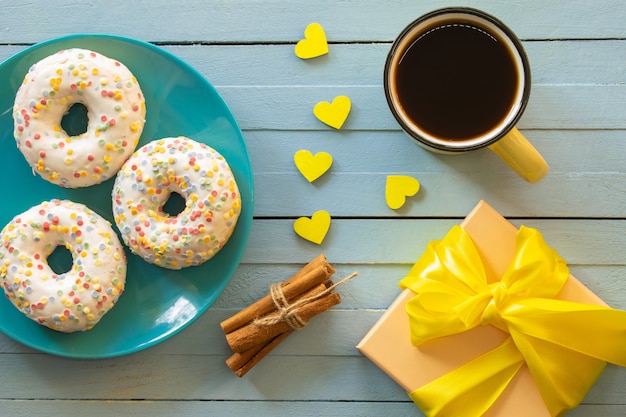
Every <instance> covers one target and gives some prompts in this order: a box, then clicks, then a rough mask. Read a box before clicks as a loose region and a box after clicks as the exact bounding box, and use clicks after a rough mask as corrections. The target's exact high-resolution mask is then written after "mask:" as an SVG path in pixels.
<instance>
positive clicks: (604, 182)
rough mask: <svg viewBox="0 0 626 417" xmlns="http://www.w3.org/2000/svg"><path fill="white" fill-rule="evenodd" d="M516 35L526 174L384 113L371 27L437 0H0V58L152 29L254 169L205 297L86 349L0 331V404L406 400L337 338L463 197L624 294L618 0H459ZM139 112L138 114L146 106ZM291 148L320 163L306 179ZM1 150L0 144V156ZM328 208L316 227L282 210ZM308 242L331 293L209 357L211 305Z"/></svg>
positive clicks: (144, 409)
mask: <svg viewBox="0 0 626 417" xmlns="http://www.w3.org/2000/svg"><path fill="white" fill-rule="evenodd" d="M461 3H462V5H464V6H470V7H477V8H480V9H483V10H485V11H487V12H490V13H492V14H494V15H496V16H497V17H499V18H500V19H501V20H503V21H504V22H505V23H506V24H507V25H509V26H510V27H511V28H512V29H513V30H514V31H515V32H516V33H517V34H518V36H519V37H520V38H521V39H522V42H523V45H524V48H525V49H526V52H527V53H528V56H529V59H530V62H531V69H532V80H533V81H532V93H531V99H530V102H529V105H528V108H527V110H526V112H525V114H524V116H523V117H522V120H521V121H520V124H519V127H520V130H521V131H522V133H523V134H525V135H526V137H527V138H528V139H529V140H530V141H531V142H532V143H533V144H534V145H535V146H536V147H537V149H538V150H539V151H540V152H541V153H542V154H543V155H544V156H545V158H546V160H547V161H548V163H549V164H550V168H551V170H550V173H549V175H548V176H547V177H546V178H545V179H544V180H543V181H541V182H540V183H538V184H535V185H529V184H526V183H525V182H523V181H522V180H520V179H519V178H518V177H517V176H516V175H515V174H513V173H512V172H510V170H509V169H508V168H507V167H506V166H505V165H504V164H503V163H502V162H501V161H500V160H499V159H498V158H497V157H496V156H495V155H494V154H492V153H491V152H490V151H488V150H482V151H476V152H472V153H468V154H463V155H458V156H449V155H438V154H433V153H430V152H427V151H425V150H423V149H422V148H420V147H419V146H417V145H416V144H415V143H413V142H412V141H411V140H410V139H409V138H408V137H407V136H406V135H404V134H403V133H402V132H401V131H400V129H399V127H398V125H397V124H396V122H395V120H394V119H393V117H392V115H391V113H390V112H389V110H388V108H387V105H386V102H385V97H384V94H383V89H382V68H383V65H384V60H385V57H386V55H387V52H388V51H389V48H390V46H391V43H392V41H393V39H394V38H395V37H396V35H397V34H398V33H399V32H400V31H401V30H402V28H403V27H404V26H405V25H406V24H408V23H409V22H410V21H411V20H413V19H414V18H415V17H417V16H419V15H421V14H422V13H425V12H427V11H430V10H432V9H435V8H439V7H444V6H449V5H458V4H459V2H458V1H450V0H420V1H414V0H398V1H394V2H393V7H392V6H390V4H391V3H389V2H380V1H376V0H362V1H350V0H345V1H344V0H341V1H337V0H333V1H331V0H323V1H315V2H311V1H309V2H303V1H293V2H284V1H282V0H241V1H237V2H228V1H218V0H212V1H209V0H181V1H178V2H171V1H170V0H153V1H135V2H129V1H127V0H103V1H101V2H97V3H94V4H89V5H87V4H86V3H85V2H84V1H78V0H48V1H43V0H23V1H20V2H13V1H9V0H4V1H2V0H0V4H1V6H2V12H1V13H0V61H2V60H4V59H7V58H9V57H10V56H11V55H13V54H15V53H17V52H19V51H22V50H24V49H25V48H27V47H28V46H29V45H31V44H33V43H36V42H40V41H44V40H47V39H50V38H53V37H57V36H64V35H68V34H73V33H109V34H117V35H122V36H129V37H134V38H137V39H140V40H143V41H148V42H153V43H155V44H156V45H158V46H159V47H161V48H163V49H164V50H165V51H168V52H170V53H172V54H174V55H176V56H178V57H179V58H181V59H183V60H184V61H186V62H187V63H189V64H190V65H191V66H192V67H193V68H195V69H196V70H197V71H198V72H199V73H200V74H202V75H203V76H205V77H206V78H207V79H208V80H209V81H210V82H211V83H212V84H213V85H215V87H216V88H217V90H218V91H219V93H220V94H221V95H222V96H223V97H224V99H225V100H226V102H227V104H228V105H229V107H230V108H231V110H232V111H233V113H234V115H235V118H236V119H237V120H238V122H239V124H240V126H241V128H242V129H243V134H244V138H245V140H246V144H247V146H248V149H249V153H250V158H251V163H252V168H253V172H254V184H255V205H254V221H253V225H252V230H251V235H250V238H249V241H248V246H247V248H246V251H245V253H244V255H243V259H242V263H241V265H240V266H239V267H238V269H237V270H236V272H235V274H234V276H233V277H232V280H231V282H230V284H229V285H228V287H227V288H226V290H225V291H224V292H223V293H222V294H221V295H220V297H219V298H218V299H217V301H216V302H215V303H214V304H213V306H212V307H211V308H209V310H208V311H207V312H206V313H205V314H203V315H202V316H201V317H199V318H198V319H197V320H196V321H195V322H194V323H192V324H191V325H189V326H188V327H187V328H186V329H184V330H183V331H181V332H180V333H178V334H177V335H176V336H175V337H173V338H171V339H168V340H167V341H165V342H163V343H161V344H159V345H157V346H154V347H152V348H150V349H147V350H145V351H141V352H138V353H136V354H132V355H128V356H123V357H120V358H113V359H105V360H89V361H86V360H72V359H65V358H59V357H54V356H49V355H46V354H42V353H40V352H37V351H35V350H33V349H30V348H27V347H25V346H23V345H21V344H19V343H17V342H15V341H13V340H11V339H9V338H8V337H6V336H4V335H2V334H0V367H2V370H3V372H1V373H0V387H2V393H1V394H0V416H7V417H8V416H11V417H13V416H18V415H33V416H49V415H67V416H74V415H91V416H95V417H99V416H110V415H128V416H137V417H142V416H151V417H152V416H154V417H165V416H168V417H169V416H172V415H185V416H192V417H194V416H235V417H236V416H249V415H258V416H262V417H265V416H267V417H269V416H293V415H298V416H319V415H324V416H329V417H335V416H337V417H339V416H346V415H350V416H379V415H389V416H422V414H421V413H420V412H419V410H418V409H417V408H416V407H415V406H414V405H413V404H412V403H411V402H410V401H409V399H408V397H407V395H406V393H404V392H403V391H402V390H401V389H400V388H399V387H398V386H397V385H396V384H395V383H394V382H393V381H392V380H391V379H390V378H389V377H388V376H387V375H385V374H384V373H383V372H382V371H381V370H380V369H378V368H377V367H376V366H375V365H373V364H372V363H371V362H370V361H369V360H367V359H366V358H365V357H363V356H361V355H360V354H359V352H358V351H357V350H356V348H355V345H356V343H357V342H358V341H359V340H360V339H361V338H362V337H363V335H364V334H365V333H366V332H367V331H368V330H369V329H370V328H371V326H372V325H373V324H374V323H375V322H376V321H377V320H378V318H379V317H380V316H381V315H382V314H383V312H384V311H385V309H386V308H387V306H388V305H389V304H390V303H391V302H392V301H393V300H394V298H395V297H396V296H397V295H398V294H399V292H400V289H399V288H398V281H399V280H400V279H401V278H402V277H404V275H405V274H406V273H407V272H408V270H409V269H410V267H411V265H412V263H413V262H414V261H415V260H416V259H417V258H418V257H419V255H420V254H421V253H422V252H423V251H424V249H425V247H426V245H427V244H428V242H429V241H431V240H434V239H440V238H441V237H443V235H444V234H445V233H446V232H447V231H448V230H449V228H450V227H451V226H452V225H455V224H458V223H459V222H460V221H461V219H462V218H463V217H465V215H466V214H467V213H468V212H469V210H471V208H472V207H473V206H474V205H475V204H476V203H477V201H478V200H480V199H485V200H487V201H488V202H489V203H490V204H491V205H493V206H494V207H495V208H496V209H497V210H499V211H500V212H501V213H502V214H503V215H504V216H506V217H507V218H509V219H510V220H511V221H512V223H513V224H515V225H516V226H519V225H521V224H524V225H526V226H531V227H536V228H538V229H540V230H541V232H542V233H543V235H544V236H545V238H546V240H547V241H548V243H549V244H550V245H551V246H553V247H554V248H555V249H556V250H557V251H558V252H559V253H560V254H561V256H563V257H564V258H565V259H566V260H567V262H568V264H569V266H570V270H571V272H572V273H573V274H574V275H575V276H576V277H577V278H578V279H579V280H580V281H581V282H583V283H584V284H585V285H586V286H587V287H589V288H590V289H591V290H592V291H594V292H595V293H596V294H598V295H599V296H600V297H601V298H603V299H604V300H605V301H606V302H607V303H608V304H609V305H611V306H612V307H614V308H619V309H625V310H626V280H625V279H624V276H625V275H626V256H624V253H626V252H625V250H626V237H625V236H626V105H625V104H626V60H625V59H624V57H625V56H626V25H624V21H626V9H625V8H624V2H623V0H601V1H595V2H590V1H588V0H573V1H565V0H548V1H546V0H524V1H492V0H467V1H463V2H461ZM313 21H317V22H319V23H320V24H322V26H323V27H324V29H325V31H326V34H327V37H328V40H329V43H330V48H329V49H330V50H329V54H328V55H325V56H323V57H320V58H317V59H314V60H307V61H304V60H300V59H298V58H297V57H295V55H294V53H293V48H294V45H295V43H296V42H297V41H298V40H299V39H300V38H302V36H303V31H304V28H305V27H306V25H308V24H309V23H311V22H313ZM341 94H344V95H348V96H349V97H350V98H351V100H352V103H353V109H352V112H351V114H350V116H349V118H348V120H347V122H346V123H345V125H344V127H343V128H342V129H341V130H340V131H336V130H334V129H331V128H329V127H328V126H326V125H324V124H322V123H320V122H319V121H318V120H317V119H315V118H314V117H313V115H312V108H313V106H314V105H315V104H316V103H317V102H319V101H322V100H323V101H330V100H331V99H332V98H333V97H335V96H337V95H341ZM148 116H149V114H148ZM300 149H308V150H310V151H312V152H319V151H325V152H329V153H331V154H332V156H333V161H334V162H333V166H332V168H331V170H330V171H329V172H327V173H326V174H325V175H324V176H323V177H321V178H320V179H318V180H317V181H315V182H314V183H309V182H308V181H306V180H305V179H304V178H303V177H302V176H301V175H300V174H299V173H298V171H297V170H296V168H295V165H294V163H293V154H294V153H295V152H296V151H297V150H300ZM2 158H3V155H0V162H1V161H2ZM391 174H404V175H412V176H414V177H415V178H417V179H418V180H419V181H420V182H421V186H422V188H421V190H420V192H419V193H418V194H417V195H416V196H415V197H413V198H411V199H409V200H408V202H407V204H406V205H405V206H404V207H402V208H401V209H398V210H391V209H390V208H389V207H387V206H386V204H385V201H384V183H385V179H386V176H387V175H391ZM318 209H324V210H327V211H329V212H330V213H331V215H332V216H333V220H332V224H331V228H330V231H329V233H328V235H327V237H326V239H325V240H324V242H323V243H322V244H321V245H315V244H312V243H310V242H307V241H304V240H302V239H300V238H299V237H297V236H296V235H295V233H294V232H293V222H294V220H295V219H296V218H297V217H299V216H309V215H311V214H312V213H313V212H314V211H315V210H318ZM320 253H324V254H326V255H327V257H328V259H329V261H330V262H331V263H332V264H333V266H335V268H336V270H337V272H336V274H335V277H336V278H337V279H338V278H342V277H344V276H347V275H349V274H351V273H352V272H354V271H358V272H359V276H358V277H357V278H355V279H353V280H352V281H350V282H349V283H347V284H345V285H344V286H342V287H340V288H339V289H337V291H338V292H339V293H340V294H341V296H342V303H341V304H340V305H338V306H336V307H334V308H332V309H331V310H330V311H328V312H327V313H325V314H323V315H320V316H318V317H316V318H314V319H313V320H311V323H310V324H309V326H308V327H307V328H305V329H304V330H303V331H301V332H294V334H292V335H290V337H289V338H287V340H285V341H284V342H283V343H281V345H280V346H278V347H277V348H276V349H275V350H274V351H272V352H271V353H270V355H269V356H268V357H266V358H264V359H263V361H261V363H259V364H258V365H257V366H256V367H255V368H254V369H253V370H252V371H251V372H250V373H249V374H247V375H246V376H245V377H244V378H237V377H236V376H234V374H233V373H232V372H231V371H230V369H228V368H227V366H226V365H225V363H224V361H225V359H226V358H227V357H228V356H229V354H230V351H229V348H228V345H227V343H226V341H225V339H224V335H223V332H222V331H221V329H220V327H219V323H220V322H221V321H222V320H224V319H225V318H227V317H229V316H231V315H232V314H233V313H234V312H236V311H238V310H240V309H241V308H243V307H245V306H246V305H248V304H250V303H251V302H253V301H255V300H256V299H258V298H259V297H260V296H262V295H264V294H266V293H267V291H268V286H269V285H270V284H271V283H273V282H278V281H280V280H284V279H286V278H288V277H289V276H291V275H292V274H293V273H294V272H295V271H296V270H297V269H299V268H300V267H301V266H302V265H303V264H304V263H306V262H308V261H309V260H311V259H313V258H314V257H315V256H317V255H318V254H320ZM625 399H626V370H625V369H623V368H618V367H615V366H609V367H608V368H607V369H606V371H605V372H604V373H603V374H602V376H601V378H600V379H599V380H598V381H597V383H596V384H595V385H594V387H593V388H592V390H591V391H590V392H589V394H588V395H587V397H586V398H585V400H584V402H583V404H582V405H581V406H579V407H578V408H576V409H575V410H573V411H572V412H571V413H569V414H568V417H570V416H571V417H588V416H602V417H618V416H619V417H623V416H624V415H626V400H625Z"/></svg>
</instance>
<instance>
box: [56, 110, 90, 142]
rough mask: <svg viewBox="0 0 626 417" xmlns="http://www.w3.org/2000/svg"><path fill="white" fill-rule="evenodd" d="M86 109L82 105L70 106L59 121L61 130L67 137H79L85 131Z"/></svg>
mask: <svg viewBox="0 0 626 417" xmlns="http://www.w3.org/2000/svg"><path fill="white" fill-rule="evenodd" d="M87 113H88V111H87V107H86V106H85V105H84V104H82V103H74V104H72V105H71V106H70V107H69V108H68V109H67V111H66V112H65V114H64V115H63V118H62V119H61V128H62V129H63V130H65V133H67V134H68V135H69V136H79V135H82V134H83V133H85V132H86V131H87V126H88V125H89V116H88V114H87Z"/></svg>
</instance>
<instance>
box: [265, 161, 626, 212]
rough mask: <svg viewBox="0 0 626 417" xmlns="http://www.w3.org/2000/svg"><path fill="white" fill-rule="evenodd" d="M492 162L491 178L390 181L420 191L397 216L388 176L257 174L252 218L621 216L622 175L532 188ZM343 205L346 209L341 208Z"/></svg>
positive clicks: (573, 177)
mask: <svg viewBox="0 0 626 417" xmlns="http://www.w3.org/2000/svg"><path fill="white" fill-rule="evenodd" d="M489 156H492V157H493V158H492V159H491V160H489V161H488V162H487V164H486V165H485V166H484V168H488V169H490V171H488V170H487V169H485V170H484V171H482V172H479V173H476V172H458V171H454V170H451V171H450V172H435V173H433V172H415V171H412V170H406V171H398V172H396V173H393V174H400V175H410V176H413V177H415V178H417V179H418V180H419V181H420V183H421V188H420V191H419V193H418V194H417V195H416V196H415V197H412V198H410V199H409V200H408V201H407V203H406V204H405V205H404V206H403V207H402V208H400V209H398V210H392V209H390V208H389V207H388V206H387V204H386V202H385V182H386V179H387V174H392V173H374V174H370V173H368V172H358V173H357V172H355V173H334V172H330V173H326V174H324V177H322V178H320V179H319V180H317V181H316V182H315V183H314V184H310V183H309V182H307V181H306V179H304V178H303V177H301V176H300V174H298V173H295V174H293V175H284V174H279V173H277V174H264V173H257V174H255V187H256V189H257V190H259V191H258V192H257V194H256V200H255V215H256V216H257V217H285V216H294V215H295V216H305V215H306V216H310V215H311V214H312V213H313V212H315V211H317V210H326V211H328V212H329V213H330V214H331V216H335V217H390V218H399V217H400V216H402V217H404V216H410V217H415V216H417V217H429V216H437V217H459V216H464V215H465V214H466V213H468V212H469V210H470V209H471V208H472V207H473V206H474V205H475V204H476V203H477V202H478V201H479V200H480V199H484V200H486V201H488V202H489V203H490V204H492V205H494V206H496V207H498V209H499V210H501V212H502V213H503V214H504V215H507V216H516V217H518V216H533V217H534V216H539V217H558V218H561V217H571V216H574V217H587V218H600V217H613V218H623V217H625V216H626V194H624V193H623V190H624V185H623V184H624V182H625V181H626V174H624V173H621V172H612V173H584V174H583V173H580V174H579V173H558V172H557V173H550V174H549V175H548V176H547V177H546V178H545V179H543V180H542V181H541V182H539V183H537V184H534V185H531V184H527V183H524V182H523V180H521V179H520V178H519V177H518V176H517V175H516V174H514V173H513V172H512V171H510V170H509V169H508V167H506V166H505V165H504V163H502V162H501V161H500V160H498V159H497V158H496V157H495V156H493V155H489ZM338 163H341V162H340V161H338ZM503 187H504V188H506V189H509V190H511V191H510V193H509V194H503V193H502V189H503ZM264 190H269V191H268V192H264ZM294 196H297V197H294ZM607 196H610V198H607ZM460 197H462V198H460ZM539 200H541V201H545V204H536V203H534V201H539ZM284 201H289V206H288V207H289V209H288V210H287V206H286V205H285V204H284V203H282V202H284ZM346 201H349V202H350V204H349V205H347V204H345V202H346ZM576 201H585V204H584V205H581V206H575V205H574V203H575V202H576Z"/></svg>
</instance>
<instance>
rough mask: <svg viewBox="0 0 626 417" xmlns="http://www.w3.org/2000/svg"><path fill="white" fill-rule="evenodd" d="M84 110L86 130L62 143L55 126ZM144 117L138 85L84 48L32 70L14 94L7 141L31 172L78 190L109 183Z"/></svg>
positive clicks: (114, 63)
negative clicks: (81, 107) (13, 144)
mask: <svg viewBox="0 0 626 417" xmlns="http://www.w3.org/2000/svg"><path fill="white" fill-rule="evenodd" d="M77 103H80V104H82V105H84V106H85V107H86V108H87V117H88V124H87V131H86V132H84V133H82V134H79V135H76V136H69V135H68V134H67V133H66V132H65V131H64V130H63V128H62V127H61V120H62V119H63V116H64V115H65V114H66V113H67V111H68V110H69V109H70V107H72V106H73V105H74V104H77ZM145 116H146V107H145V102H144V96H143V93H142V92H141V88H140V87H139V84H138V83H137V80H136V79H135V77H134V76H133V74H131V72H130V71H129V70H128V68H126V67H125V66H124V65H123V64H121V63H120V62H118V61H115V60H113V59H110V58H107V57H105V56H104V55H101V54H99V53H96V52H93V51H89V50H86V49H67V50H62V51H59V52H57V53H56V54H54V55H51V56H48V57H46V58H44V59H42V60H41V61H39V62H37V63H36V64H34V65H33V66H32V67H31V68H30V69H29V71H28V73H27V74H26V76H25V77H24V81H23V83H22V84H21V85H20V87H19V88H18V90H17V94H16V96H15V103H14V106H13V121H14V136H15V140H16V142H17V147H18V149H19V150H20V151H21V152H22V153H23V154H24V157H25V158H26V160H27V161H28V163H29V164H30V166H31V168H32V169H33V172H36V173H37V174H39V175H41V177H42V178H44V179H46V180H48V181H49V182H51V183H53V184H57V185H59V186H62V187H68V188H77V187H86V186H90V185H94V184H98V183H101V182H103V181H105V180H107V179H109V178H111V177H113V176H115V174H116V173H117V171H118V170H119V169H120V167H121V166H122V164H123V163H124V161H125V160H126V159H127V158H128V157H129V156H130V155H131V154H132V153H133V151H134V150H135V148H136V147H137V143H138V141H139V137H140V136H141V132H142V130H143V126H144V122H145Z"/></svg>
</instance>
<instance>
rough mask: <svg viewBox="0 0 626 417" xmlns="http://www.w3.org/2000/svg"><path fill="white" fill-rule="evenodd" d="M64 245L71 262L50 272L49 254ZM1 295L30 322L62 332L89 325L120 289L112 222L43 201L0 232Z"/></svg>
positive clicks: (121, 263)
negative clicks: (2, 289)
mask: <svg viewBox="0 0 626 417" xmlns="http://www.w3.org/2000/svg"><path fill="white" fill-rule="evenodd" d="M57 246H65V248H67V250H68V251H69V252H70V253H71V255H72V259H73V264H72V267H71V269H70V270H69V271H67V272H65V273H61V274H57V273H55V272H54V271H53V270H52V268H51V267H50V266H49V265H48V256H49V255H50V254H51V253H52V252H53V251H54V250H55V249H56V248H57ZM0 280H1V282H2V287H3V288H4V293H5V295H6V297H7V298H8V299H9V300H10V301H11V302H12V303H13V305H14V306H15V307H17V309H18V310H20V311H21V312H22V313H24V314H25V315H26V316H27V317H29V318H30V319H32V320H34V321H35V322H37V323H39V324H41V325H44V326H47V327H49V328H51V329H54V330H58V331H61V332H66V333H70V332H75V331H84V330H89V329H91V328H92V327H93V326H94V325H96V323H98V321H100V319H101V318H102V316H103V315H104V314H105V313H106V312H107V311H109V309H111V308H112V307H113V306H114V305H115V303H116V302H117V300H118V297H119V296H120V295H121V294H122V292H123V291H124V284H125V282H126V257H125V254H124V248H123V246H122V244H121V243H120V241H119V239H118V237H117V235H116V234H115V231H114V230H113V228H112V227H111V224H110V223H109V222H108V221H106V220H105V219H103V218H102V217H100V216H99V215H98V214H97V213H95V212H93V211H91V210H90V209H89V208H87V207H86V206H84V205H83V204H79V203H74V202H71V201H68V200H63V201H62V200H51V201H45V202H43V203H41V204H39V205H37V206H34V207H31V208H30V209H28V210H27V211H25V212H24V213H22V214H19V215H17V216H16V217H14V218H13V220H11V221H10V222H9V223H8V224H7V225H6V226H5V227H4V228H3V229H2V232H1V247H0Z"/></svg>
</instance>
